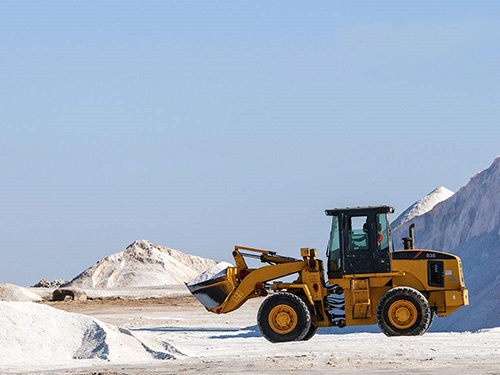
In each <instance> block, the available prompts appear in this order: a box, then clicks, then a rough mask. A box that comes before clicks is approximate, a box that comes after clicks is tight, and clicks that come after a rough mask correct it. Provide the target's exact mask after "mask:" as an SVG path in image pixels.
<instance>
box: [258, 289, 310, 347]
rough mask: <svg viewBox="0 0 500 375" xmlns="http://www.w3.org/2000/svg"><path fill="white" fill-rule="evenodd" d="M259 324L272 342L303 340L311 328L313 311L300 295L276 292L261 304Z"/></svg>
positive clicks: (262, 331)
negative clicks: (311, 311) (310, 310)
mask: <svg viewBox="0 0 500 375" xmlns="http://www.w3.org/2000/svg"><path fill="white" fill-rule="evenodd" d="M257 324H258V326H259V330H260V332H261V333H262V336H264V337H265V338H266V339H267V340H268V341H270V342H287V341H301V340H303V339H304V337H306V335H307V334H308V333H309V330H310V328H311V313H310V312H309V309H308V308H307V306H306V304H305V303H304V301H302V299H300V297H297V296H296V295H294V294H291V293H276V294H273V295H271V296H269V297H267V298H266V299H265V300H264V302H263V303H262V305H260V308H259V313H258V314H257ZM311 337H312V336H311Z"/></svg>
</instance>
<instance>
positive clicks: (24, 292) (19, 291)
mask: <svg viewBox="0 0 500 375" xmlns="http://www.w3.org/2000/svg"><path fill="white" fill-rule="evenodd" d="M41 300H42V298H41V297H40V296H39V295H37V294H35V293H32V292H30V291H29V290H28V289H26V288H23V287H20V286H17V285H14V284H0V301H26V302H31V301H41ZM0 327H1V326H0Z"/></svg>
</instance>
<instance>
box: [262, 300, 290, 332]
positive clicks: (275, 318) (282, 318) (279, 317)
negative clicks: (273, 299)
mask: <svg viewBox="0 0 500 375" xmlns="http://www.w3.org/2000/svg"><path fill="white" fill-rule="evenodd" d="M268 320H269V326H270V327H271V329H272V330H273V331H274V332H277V333H279V334H281V335H285V334H287V333H290V332H292V331H293V329H294V328H295V327H296V326H297V313H296V312H295V310H294V309H293V308H292V307H291V306H288V305H278V306H276V307H274V308H273V309H272V310H271V311H270V312H269V319H268Z"/></svg>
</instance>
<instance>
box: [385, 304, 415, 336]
mask: <svg viewBox="0 0 500 375" xmlns="http://www.w3.org/2000/svg"><path fill="white" fill-rule="evenodd" d="M389 321H390V322H391V324H392V325H393V326H394V327H396V328H399V329H407V328H410V327H411V326H413V324H415V322H416V321H417V308H416V307H415V305H413V303H411V302H410V301H406V300H399V301H396V302H394V303H393V304H392V305H391V306H390V307H389Z"/></svg>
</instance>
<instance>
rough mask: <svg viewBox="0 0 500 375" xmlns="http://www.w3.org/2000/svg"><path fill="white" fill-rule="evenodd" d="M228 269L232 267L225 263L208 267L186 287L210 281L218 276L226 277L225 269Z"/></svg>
mask: <svg viewBox="0 0 500 375" xmlns="http://www.w3.org/2000/svg"><path fill="white" fill-rule="evenodd" d="M228 267H234V266H233V265H232V264H231V263H227V262H220V263H217V264H216V265H215V266H212V267H210V268H209V269H208V270H206V271H205V272H202V273H201V274H199V275H198V276H196V277H195V278H194V279H193V280H191V281H190V282H189V283H187V285H189V286H191V285H195V284H198V283H202V282H204V281H207V280H210V279H216V278H218V277H220V276H224V275H226V269H227V268H228Z"/></svg>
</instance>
